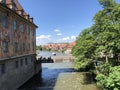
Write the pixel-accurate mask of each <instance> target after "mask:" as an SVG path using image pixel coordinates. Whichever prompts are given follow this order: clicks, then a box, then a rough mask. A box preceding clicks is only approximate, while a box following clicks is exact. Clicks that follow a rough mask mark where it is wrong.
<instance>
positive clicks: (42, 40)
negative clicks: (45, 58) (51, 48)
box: [36, 35, 52, 45]
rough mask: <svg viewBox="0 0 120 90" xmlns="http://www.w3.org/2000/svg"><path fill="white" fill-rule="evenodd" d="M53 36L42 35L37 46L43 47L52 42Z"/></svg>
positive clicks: (37, 39)
mask: <svg viewBox="0 0 120 90" xmlns="http://www.w3.org/2000/svg"><path fill="white" fill-rule="evenodd" d="M51 38H52V36H51V35H40V36H38V37H36V44H37V45H43V44H46V43H48V42H50V41H51Z"/></svg>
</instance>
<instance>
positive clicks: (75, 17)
mask: <svg viewBox="0 0 120 90" xmlns="http://www.w3.org/2000/svg"><path fill="white" fill-rule="evenodd" d="M19 2H20V4H21V5H22V6H23V8H24V10H25V11H26V12H27V13H28V14H30V16H31V17H34V22H35V24H36V25H37V26H38V28H37V31H36V39H37V45H43V44H46V43H48V42H53V43H55V42H57V43H59V42H72V41H74V40H75V37H77V36H78V35H79V33H80V32H81V31H82V30H84V29H85V28H88V27H90V26H91V25H92V24H93V16H94V15H95V13H97V12H98V11H99V10H101V9H102V8H101V6H100V5H99V3H98V1H97V0H34V1H33V0H19Z"/></svg>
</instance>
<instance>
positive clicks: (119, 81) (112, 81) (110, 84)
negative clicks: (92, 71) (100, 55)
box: [96, 66, 120, 90]
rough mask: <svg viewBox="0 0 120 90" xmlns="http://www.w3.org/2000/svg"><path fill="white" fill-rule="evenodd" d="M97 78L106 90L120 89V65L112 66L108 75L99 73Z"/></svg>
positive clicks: (98, 82)
mask: <svg viewBox="0 0 120 90" xmlns="http://www.w3.org/2000/svg"><path fill="white" fill-rule="evenodd" d="M96 80H97V84H98V85H99V86H101V87H102V88H103V89H105V90H120V66H115V67H110V71H109V73H108V75H105V74H98V75H97V77H96Z"/></svg>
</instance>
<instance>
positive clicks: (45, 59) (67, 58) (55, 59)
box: [37, 55, 75, 63]
mask: <svg viewBox="0 0 120 90" xmlns="http://www.w3.org/2000/svg"><path fill="white" fill-rule="evenodd" d="M37 59H38V60H39V61H41V62H42V63H54V62H73V61H74V60H75V57H73V56H72V55H66V56H52V57H42V56H37Z"/></svg>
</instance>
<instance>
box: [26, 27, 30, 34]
mask: <svg viewBox="0 0 120 90" xmlns="http://www.w3.org/2000/svg"><path fill="white" fill-rule="evenodd" d="M27 33H28V35H30V26H28V32H27Z"/></svg>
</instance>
